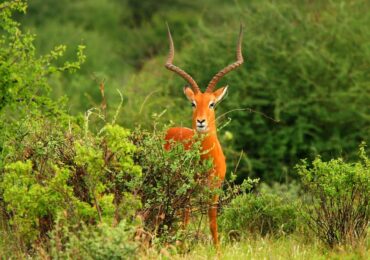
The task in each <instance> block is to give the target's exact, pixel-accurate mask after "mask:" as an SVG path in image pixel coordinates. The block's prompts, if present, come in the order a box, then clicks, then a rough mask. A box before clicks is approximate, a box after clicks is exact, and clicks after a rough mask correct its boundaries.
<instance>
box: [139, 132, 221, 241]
mask: <svg viewBox="0 0 370 260" xmlns="http://www.w3.org/2000/svg"><path fill="white" fill-rule="evenodd" d="M134 133H135V135H134V138H135V143H136V145H137V146H138V147H139V149H138V152H137V155H136V160H137V163H138V164H140V166H141V167H142V171H143V179H142V184H141V189H140V191H139V193H140V195H141V200H142V203H143V208H142V211H141V213H140V215H141V216H142V218H143V220H144V223H145V226H146V228H147V229H148V230H149V231H150V232H152V233H154V234H155V235H157V236H158V237H159V238H160V239H163V240H165V241H167V242H170V241H174V240H176V239H177V237H176V233H177V231H178V230H179V228H180V226H181V224H182V220H183V219H182V213H183V210H184V209H185V208H189V207H191V208H196V209H207V208H208V206H209V203H210V198H211V195H212V194H215V193H216V192H218V190H217V189H215V190H210V189H209V188H208V187H209V184H208V172H209V170H210V167H211V163H210V161H208V160H201V158H200V157H201V154H202V152H201V149H200V139H199V140H198V141H197V139H196V138H197V137H195V139H194V140H193V142H194V143H193V145H192V147H191V149H190V150H185V148H184V146H183V144H181V143H176V142H171V149H170V150H169V151H167V150H165V149H164V145H165V143H166V142H165V140H164V133H163V132H161V131H157V130H154V132H153V133H150V132H146V131H142V130H136V131H135V132H134ZM199 138H200V137H199ZM201 213H206V210H202V211H201Z"/></svg>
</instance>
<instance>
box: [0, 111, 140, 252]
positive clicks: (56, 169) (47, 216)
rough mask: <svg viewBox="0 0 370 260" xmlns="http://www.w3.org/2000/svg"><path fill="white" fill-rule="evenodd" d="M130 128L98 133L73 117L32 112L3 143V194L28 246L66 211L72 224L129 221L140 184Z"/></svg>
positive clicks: (0, 193) (136, 204)
mask: <svg viewBox="0 0 370 260" xmlns="http://www.w3.org/2000/svg"><path fill="white" fill-rule="evenodd" d="M129 136H130V132H129V131H128V130H126V129H124V128H121V127H119V126H117V125H110V124H106V125H105V126H104V127H103V128H102V129H101V130H100V132H99V133H98V134H97V135H96V134H93V133H91V132H90V131H89V130H88V129H84V131H82V129H81V128H79V127H78V125H76V124H75V123H73V121H71V122H69V124H67V125H66V124H64V123H63V121H58V120H50V119H46V118H43V117H36V116H31V117H29V118H26V119H25V121H23V122H22V123H21V124H19V129H18V134H16V135H15V136H14V137H13V138H11V139H9V140H8V141H7V142H6V143H5V145H4V151H5V152H6V154H7V155H6V157H5V158H4V169H2V171H1V174H0V197H1V198H2V200H3V205H2V206H3V207H4V210H5V211H6V212H7V214H8V218H9V223H10V224H11V226H12V227H13V229H14V230H16V232H18V233H19V234H20V236H21V239H22V241H23V242H24V243H25V244H26V245H30V244H32V242H34V241H35V240H40V239H44V238H46V236H47V234H48V232H49V231H51V230H52V229H53V227H54V221H55V219H56V217H57V216H58V215H60V214H62V213H63V214H65V215H66V216H67V217H66V218H67V219H68V223H69V224H80V223H81V222H84V223H90V224H94V223H107V224H111V225H112V224H118V223H119V222H120V221H121V220H122V219H127V220H128V221H130V220H131V219H133V216H134V215H135V212H136V210H137V209H138V208H140V206H141V205H140V200H139V199H138V198H137V196H135V195H134V194H131V192H132V191H133V190H134V189H135V188H136V187H137V186H138V185H139V184H140V178H141V168H140V166H138V165H136V164H135V163H134V161H133V155H134V152H135V151H136V147H135V146H134V144H133V143H132V142H131V141H130V140H129Z"/></svg>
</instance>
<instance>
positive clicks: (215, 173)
mask: <svg viewBox="0 0 370 260" xmlns="http://www.w3.org/2000/svg"><path fill="white" fill-rule="evenodd" d="M242 33H243V30H242V26H240V33H239V40H238V44H237V48H236V58H237V60H236V62H234V63H232V64H230V65H229V66H227V67H225V68H224V69H222V70H221V71H219V72H218V73H217V74H216V75H215V76H214V77H213V78H212V80H211V81H210V83H209V84H208V86H207V89H206V91H205V92H202V91H201V90H200V88H199V87H198V85H197V83H196V82H195V80H194V79H193V78H192V77H191V76H190V75H189V74H188V73H186V72H185V71H183V70H182V69H180V68H179V67H177V66H175V65H174V64H173V59H174V55H175V49H174V44H173V40H172V36H171V32H170V30H169V28H168V38H169V42H170V50H169V55H168V58H167V62H166V65H165V67H166V68H167V69H169V70H171V71H173V72H175V73H177V74H178V75H180V76H181V77H182V78H184V79H185V80H186V81H187V82H188V83H189V84H190V87H185V88H184V94H185V96H186V97H187V98H188V100H189V101H190V102H191V104H192V107H193V118H192V129H190V128H185V127H174V128H170V129H169V130H168V131H167V134H166V137H165V139H166V140H167V141H169V140H174V141H178V142H182V143H184V146H185V148H186V149H189V148H190V146H191V139H192V138H193V136H194V134H195V132H198V133H200V134H204V138H203V139H202V143H201V147H202V150H203V151H204V153H203V155H202V158H201V159H211V160H212V163H213V168H212V170H211V171H210V172H209V175H208V179H209V183H210V185H211V188H219V187H220V186H221V184H222V182H223V180H224V178H225V173H226V161H225V156H224V153H223V151H222V147H221V145H220V142H219V141H218V138H217V128H216V118H215V111H214V109H215V105H216V104H217V103H218V102H220V101H221V100H222V98H223V97H224V96H225V94H226V93H227V86H225V87H221V88H219V89H217V90H216V91H214V88H215V86H216V84H217V82H218V81H219V80H220V79H221V78H222V77H223V76H224V75H225V74H227V73H228V72H230V71H232V70H233V69H235V68H237V67H239V66H240V65H241V64H242V63H243V56H242V52H241V43H242ZM165 149H170V142H167V144H166V146H165ZM212 202H213V203H212V205H210V207H209V209H208V216H209V225H210V230H211V233H212V238H213V243H214V244H215V245H216V246H218V243H219V241H218V231H217V203H218V196H215V197H214V198H213V201H212ZM189 214H190V211H189V209H186V210H185V216H184V217H185V218H184V224H185V225H186V224H187V223H188V221H189Z"/></svg>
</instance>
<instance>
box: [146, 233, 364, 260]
mask: <svg viewBox="0 0 370 260" xmlns="http://www.w3.org/2000/svg"><path fill="white" fill-rule="evenodd" d="M369 255H370V250H369V247H368V246H367V247H366V246H365V247H363V248H357V249H350V248H340V247H338V248H335V249H328V248H326V247H325V246H323V245H322V244H321V243H320V242H319V241H317V240H311V239H310V238H308V239H307V238H304V237H302V236H299V235H291V236H285V237H281V238H279V239H276V238H261V237H260V238H247V239H244V240H242V241H240V242H233V243H222V245H221V247H220V251H219V252H217V251H216V250H215V248H214V247H213V246H212V245H211V244H198V245H196V246H195V247H194V248H193V249H192V250H191V251H190V252H188V253H186V254H180V253H177V252H176V250H175V249H174V248H173V247H169V248H166V249H162V250H161V251H160V253H156V252H155V251H154V250H148V251H146V252H145V253H144V254H143V255H141V257H140V258H142V259H189V260H196V259H230V260H231V259H233V260H234V259H367V257H368V256H369Z"/></svg>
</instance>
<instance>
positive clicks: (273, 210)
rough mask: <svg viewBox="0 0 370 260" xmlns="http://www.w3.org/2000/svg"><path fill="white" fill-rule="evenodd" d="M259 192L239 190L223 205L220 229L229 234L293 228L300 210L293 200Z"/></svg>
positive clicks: (269, 232)
mask: <svg viewBox="0 0 370 260" xmlns="http://www.w3.org/2000/svg"><path fill="white" fill-rule="evenodd" d="M287 202H288V201H287V200H286V199H284V198H282V197H280V196H277V195H273V194H267V193H261V194H253V193H247V194H242V195H239V196H237V197H236V198H234V199H233V200H232V201H231V202H230V204H228V205H227V206H225V207H224V209H223V212H222V213H221V215H220V218H219V221H218V222H219V225H220V229H221V230H222V231H223V232H225V233H226V234H228V236H229V237H230V238H233V237H234V236H241V235H261V236H265V235H284V234H289V233H292V232H294V231H295V229H296V226H297V220H298V216H299V211H298V210H297V206H298V204H297V203H296V202H293V201H290V202H289V203H287Z"/></svg>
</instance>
